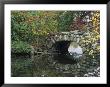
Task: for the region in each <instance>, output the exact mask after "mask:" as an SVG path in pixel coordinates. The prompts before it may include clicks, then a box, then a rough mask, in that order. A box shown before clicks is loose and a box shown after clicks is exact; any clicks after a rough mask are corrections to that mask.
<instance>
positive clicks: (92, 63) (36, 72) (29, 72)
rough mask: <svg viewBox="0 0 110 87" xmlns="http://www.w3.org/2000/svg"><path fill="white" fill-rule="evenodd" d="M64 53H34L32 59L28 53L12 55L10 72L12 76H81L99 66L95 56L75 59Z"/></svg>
mask: <svg viewBox="0 0 110 87" xmlns="http://www.w3.org/2000/svg"><path fill="white" fill-rule="evenodd" d="M68 57H70V56H68V55H64V54H62V55H61V54H59V55H58V54H54V55H42V54H39V55H35V56H34V61H33V60H32V59H31V58H29V56H28V55H22V56H21V55H18V56H17V55H15V54H14V55H13V54H12V62H11V73H12V76H14V77H75V76H76V77H83V76H84V74H86V73H88V72H91V71H93V70H94V69H95V68H97V67H99V65H100V62H99V60H100V59H99V56H98V57H97V58H94V59H93V58H89V57H84V58H83V59H82V60H79V61H75V60H72V59H70V58H68Z"/></svg>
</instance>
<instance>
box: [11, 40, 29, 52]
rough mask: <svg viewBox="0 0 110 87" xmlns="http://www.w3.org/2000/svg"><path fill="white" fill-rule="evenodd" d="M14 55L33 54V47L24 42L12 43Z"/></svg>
mask: <svg viewBox="0 0 110 87" xmlns="http://www.w3.org/2000/svg"><path fill="white" fill-rule="evenodd" d="M11 52H12V53H29V52H31V46H30V45H29V44H28V43H26V42H23V41H12V43H11Z"/></svg>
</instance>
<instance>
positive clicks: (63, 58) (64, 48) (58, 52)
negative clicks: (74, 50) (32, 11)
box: [53, 41, 76, 64]
mask: <svg viewBox="0 0 110 87" xmlns="http://www.w3.org/2000/svg"><path fill="white" fill-rule="evenodd" d="M71 42H72V41H57V42H55V43H54V44H53V48H54V50H53V52H55V54H54V57H53V58H54V59H55V60H57V61H58V62H59V63H63V64H75V63H76V61H75V60H73V59H71V55H69V52H68V47H69V45H70V43H71Z"/></svg>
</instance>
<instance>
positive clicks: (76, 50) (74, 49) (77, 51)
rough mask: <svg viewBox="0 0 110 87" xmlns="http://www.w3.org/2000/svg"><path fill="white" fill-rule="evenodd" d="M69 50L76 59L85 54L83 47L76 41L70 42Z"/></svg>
mask: <svg viewBox="0 0 110 87" xmlns="http://www.w3.org/2000/svg"><path fill="white" fill-rule="evenodd" d="M68 52H69V54H70V55H72V56H73V58H74V59H76V58H80V57H82V54H83V50H82V48H81V47H80V46H79V45H78V44H77V43H75V42H71V43H70V46H69V48H68Z"/></svg>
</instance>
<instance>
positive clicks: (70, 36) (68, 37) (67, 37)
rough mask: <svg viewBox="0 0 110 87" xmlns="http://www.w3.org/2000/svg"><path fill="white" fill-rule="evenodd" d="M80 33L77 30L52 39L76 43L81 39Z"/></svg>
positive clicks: (59, 34)
mask: <svg viewBox="0 0 110 87" xmlns="http://www.w3.org/2000/svg"><path fill="white" fill-rule="evenodd" d="M81 35H82V34H81V33H80V32H79V31H78V30H75V31H70V32H60V33H58V34H56V35H55V36H54V37H53V38H52V39H53V40H54V42H56V41H76V42H79V40H80V38H81Z"/></svg>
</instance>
